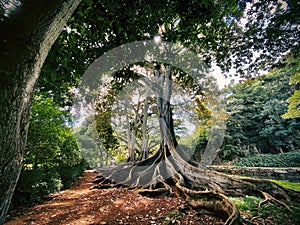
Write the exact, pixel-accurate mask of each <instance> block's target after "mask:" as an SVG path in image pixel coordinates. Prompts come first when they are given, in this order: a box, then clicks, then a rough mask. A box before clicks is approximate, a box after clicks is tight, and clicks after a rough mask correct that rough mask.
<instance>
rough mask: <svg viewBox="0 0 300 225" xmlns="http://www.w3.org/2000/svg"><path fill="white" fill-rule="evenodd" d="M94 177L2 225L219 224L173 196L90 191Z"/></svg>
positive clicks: (120, 190) (15, 214) (119, 190)
mask: <svg viewBox="0 0 300 225" xmlns="http://www.w3.org/2000/svg"><path fill="white" fill-rule="evenodd" d="M95 177H96V174H95V173H94V172H93V171H91V170H88V171H86V172H84V174H83V176H82V177H80V179H79V180H78V182H77V183H76V184H75V185H74V186H73V187H72V188H70V189H68V190H65V191H62V192H60V193H59V194H57V195H55V196H54V198H53V199H51V200H49V201H46V202H44V203H42V204H39V205H35V206H33V207H30V208H21V209H17V210H12V211H11V212H10V214H9V215H8V217H7V222H6V223H5V225H24V224H38V225H43V224H51V225H56V224H57V225H62V224H112V225H113V224H132V225H144V224H152V225H154V224H178V222H179V221H180V224H199V225H200V224H205V225H207V224H222V221H221V220H220V219H219V218H215V217H213V216H212V215H208V214H207V213H205V212H195V211H193V210H189V209H187V207H186V206H185V204H184V202H183V200H182V199H180V198H179V197H176V196H174V197H160V198H148V197H144V196H140V195H138V194H136V191H135V190H128V189H125V188H112V189H106V190H99V189H92V187H93V186H94V185H93V183H92V182H93V180H94V179H95ZM178 212H181V213H178ZM170 213H171V214H170ZM167 221H169V223H168V222H167Z"/></svg>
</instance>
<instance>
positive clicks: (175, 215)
mask: <svg viewBox="0 0 300 225" xmlns="http://www.w3.org/2000/svg"><path fill="white" fill-rule="evenodd" d="M180 216H182V211H181V210H180V209H179V210H178V211H174V212H170V213H169V216H167V217H166V219H165V221H164V223H163V224H164V225H169V224H180V220H179V218H180Z"/></svg>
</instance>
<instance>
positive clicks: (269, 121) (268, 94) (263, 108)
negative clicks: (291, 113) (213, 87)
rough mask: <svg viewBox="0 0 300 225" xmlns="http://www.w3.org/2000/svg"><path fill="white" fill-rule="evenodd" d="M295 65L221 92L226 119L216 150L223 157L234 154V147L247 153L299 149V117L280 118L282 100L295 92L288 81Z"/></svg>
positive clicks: (235, 150)
mask: <svg viewBox="0 0 300 225" xmlns="http://www.w3.org/2000/svg"><path fill="white" fill-rule="evenodd" d="M297 64H298V62H297V60H293V61H290V62H289V63H288V64H287V65H286V66H285V67H283V68H281V69H274V70H273V71H272V72H271V73H269V74H267V75H265V76H262V77H259V78H256V79H253V80H248V81H245V82H244V83H242V84H238V85H235V86H233V87H230V88H228V89H226V90H224V94H225V96H226V98H225V100H226V103H227V105H226V111H227V112H228V120H227V121H226V134H225V139H224V145H223V147H222V149H221V151H220V152H221V153H222V155H223V156H225V155H226V156H227V157H228V155H229V152H230V151H231V152H232V153H234V154H235V153H238V152H237V148H238V149H241V150H242V151H244V153H246V154H249V153H280V152H287V151H293V150H295V149H297V148H299V147H300V142H299V140H300V138H299V137H300V133H299V127H300V120H299V118H294V119H283V118H282V117H281V115H282V114H283V113H284V112H286V110H287V105H286V103H285V100H286V99H287V98H288V97H289V96H290V95H291V94H292V93H293V91H294V89H295V86H294V85H290V84H289V80H290V77H291V75H292V74H294V72H295V70H296V68H297ZM227 152H228V154H227Z"/></svg>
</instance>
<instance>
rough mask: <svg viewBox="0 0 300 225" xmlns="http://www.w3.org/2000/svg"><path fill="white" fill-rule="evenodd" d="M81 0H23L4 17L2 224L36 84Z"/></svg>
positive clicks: (0, 62)
mask: <svg viewBox="0 0 300 225" xmlns="http://www.w3.org/2000/svg"><path fill="white" fill-rule="evenodd" d="M79 2H80V0H66V1H63V0H58V1H48V0H31V1H22V3H23V5H22V6H21V7H19V8H17V9H16V10H15V11H14V12H12V14H11V15H10V17H9V18H6V19H5V20H4V21H1V22H0V23H1V24H0V30H1V33H0V49H1V54H0V66H1V67H0V96H1V97H0V107H1V111H0V154H1V155H0V177H1V179H0V190H1V193H0V224H3V223H4V220H5V216H6V214H7V211H8V208H9V205H10V201H11V197H12V194H13V192H14V189H15V186H16V183H17V180H18V178H19V175H20V171H21V167H22V160H23V155H24V148H25V143H26V136H27V130H28V123H29V119H30V109H31V101H32V97H33V87H34V85H35V82H36V80H37V78H38V76H39V74H40V71H41V68H42V65H43V63H44V61H45V58H46V57H47V54H48V52H49V51H50V48H51V46H52V44H53V43H54V41H55V40H56V38H57V37H58V35H59V33H60V32H61V30H62V29H63V26H64V25H65V23H66V22H67V19H68V18H69V17H70V16H71V14H72V13H73V11H74V10H75V8H76V7H77V5H78V4H79Z"/></svg>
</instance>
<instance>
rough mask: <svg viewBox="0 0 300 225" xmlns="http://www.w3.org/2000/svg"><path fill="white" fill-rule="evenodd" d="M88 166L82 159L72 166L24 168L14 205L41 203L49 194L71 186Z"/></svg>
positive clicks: (13, 201) (13, 200) (15, 194)
mask: <svg viewBox="0 0 300 225" xmlns="http://www.w3.org/2000/svg"><path fill="white" fill-rule="evenodd" d="M88 167H89V166H88V164H87V162H86V161H85V160H84V159H82V160H81V161H80V162H79V163H78V164H76V165H74V166H70V167H66V166H65V167H60V168H42V167H40V168H37V169H24V170H23V171H22V173H21V175H20V178H19V181H18V184H17V187H16V190H15V193H14V196H13V199H12V205H13V206H22V205H32V204H35V203H39V202H41V201H43V200H45V198H46V197H47V196H48V195H49V194H51V193H56V192H59V191H60V190H61V189H66V188H69V187H70V186H71V185H72V184H73V182H74V181H75V180H76V179H77V178H78V176H80V175H81V174H82V172H83V171H84V170H86V169H87V168H88Z"/></svg>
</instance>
